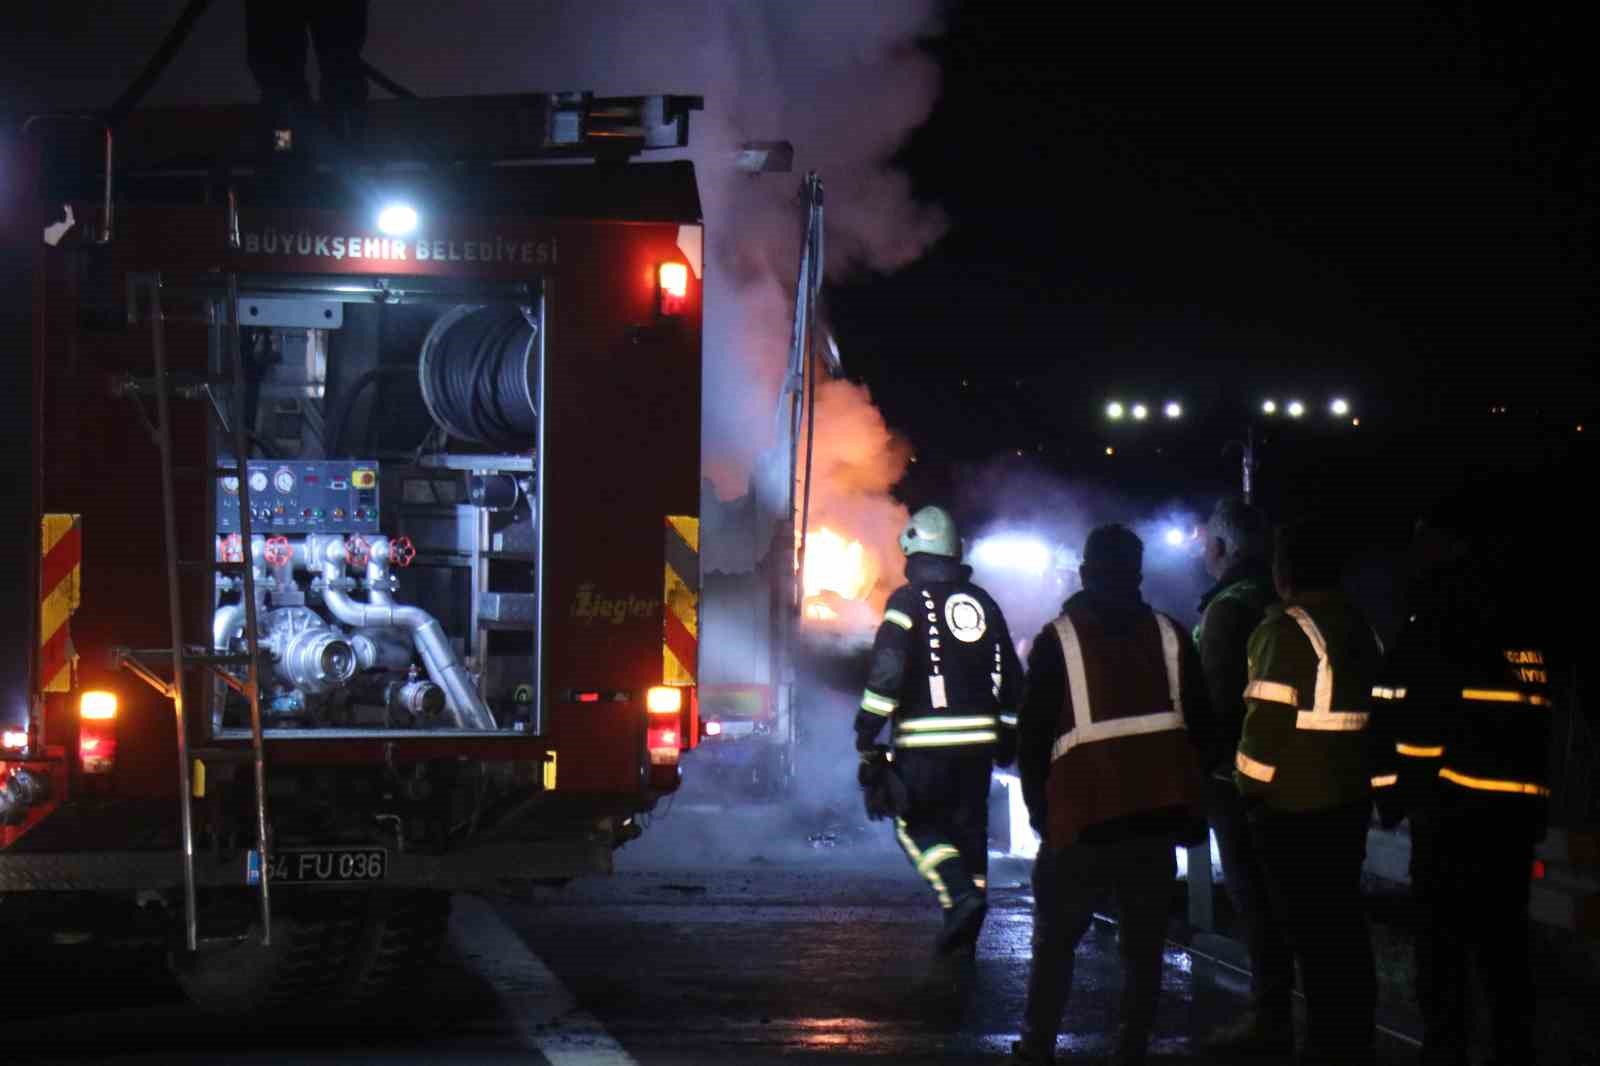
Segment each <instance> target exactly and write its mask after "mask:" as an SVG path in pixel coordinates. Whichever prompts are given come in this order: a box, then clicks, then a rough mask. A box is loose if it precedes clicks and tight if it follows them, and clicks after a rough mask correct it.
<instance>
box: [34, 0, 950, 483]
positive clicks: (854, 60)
mask: <svg viewBox="0 0 1600 1066" xmlns="http://www.w3.org/2000/svg"><path fill="white" fill-rule="evenodd" d="M99 7H101V8H104V9H105V10H97V11H96V13H95V18H94V19H93V20H91V21H90V22H88V23H84V22H83V20H82V18H81V17H80V15H79V14H78V13H75V12H74V10H73V9H71V8H68V7H61V8H60V9H59V12H58V13H56V14H49V13H46V12H44V11H41V12H39V13H36V14H34V15H33V16H31V17H32V21H33V23H36V25H31V24H30V25H28V26H26V27H22V29H23V30H25V31H26V32H24V33H22V34H21V36H20V37H19V38H18V40H17V41H15V42H13V47H9V48H6V49H4V50H3V52H4V54H5V55H6V56H7V57H8V58H12V57H14V58H15V59H16V66H17V67H18V68H19V73H20V74H21V75H22V76H19V77H18V79H17V80H18V81H19V83H21V84H22V87H23V88H25V89H27V90H28V93H27V94H26V95H27V96H28V97H29V98H30V99H32V98H37V99H36V101H35V102H36V103H37V104H38V105H39V106H46V105H48V106H50V107H54V108H70V107H75V106H83V107H104V106H106V105H107V104H108V103H109V102H110V101H111V100H112V99H114V98H115V97H116V96H117V94H118V93H119V92H120V91H121V90H122V89H123V87H124V86H126V85H127V84H128V83H129V82H130V81H131V80H132V79H133V77H134V76H135V74H137V73H138V70H139V68H140V66H141V64H142V63H143V62H144V60H145V59H146V57H148V56H149V55H150V54H151V53H152V52H153V51H154V50H155V48H156V46H157V45H158V43H159V42H160V40H161V37H162V35H163V34H164V33H165V32H166V30H167V28H168V27H170V26H171V25H172V24H173V22H174V21H175V20H176V18H177V16H178V14H179V12H180V11H181V10H182V9H183V7H184V4H183V3H182V2H181V0H151V2H148V3H140V4H129V5H121V6H118V5H99ZM243 7H244V5H243V4H214V5H212V6H211V8H210V9H209V10H208V11H207V12H206V14H205V16H204V17H202V18H201V20H200V21H199V23H198V24H197V25H196V27H195V30H194V33H193V35H192V36H191V38H190V39H189V41H188V42H187V43H186V45H185V46H184V48H183V49H182V51H180V52H179V53H178V55H177V57H176V58H175V60H174V61H173V63H172V65H171V66H170V67H169V68H168V69H167V71H166V73H165V74H164V75H163V76H162V78H161V80H160V81H159V82H158V83H157V84H156V86H155V88H154V89H153V91H152V92H151V94H150V96H149V97H148V98H147V101H146V103H147V104H149V105H152V106H175V105H181V106H194V105H202V106H216V105H221V104H227V103H235V102H247V101H251V100H254V99H255V98H256V88H255V85H254V83H253V82H252V80H251V78H250V74H249V70H248V67H247V66H246V64H245V35H244V16H243ZM938 28H939V27H938V23H937V6H936V4H935V2H934V0H894V2H892V3H860V2H857V0H820V2H813V3H790V2H787V0H673V2H671V3H661V2H659V0H546V2H543V3H538V4H529V3H527V2H526V0H477V2H475V3H472V4H440V3H425V2H421V0H384V2H383V3H375V4H373V5H371V24H370V27H369V32H368V38H367V47H366V50H365V56H366V58H367V60H368V61H370V62H371V63H372V64H373V65H374V66H375V67H377V68H378V69H379V70H381V71H383V72H384V73H386V74H388V75H390V76H391V77H393V78H394V79H395V80H396V81H398V82H400V83H401V84H402V85H405V86H406V87H407V88H409V89H411V90H412V91H414V92H416V93H418V94H419V95H421V96H425V97H447V96H472V95H479V94H490V93H526V92H541V91H554V90H572V89H589V90H593V91H595V92H597V93H600V94H603V95H633V94H646V93H681V94H697V95H703V96H704V97H705V111H704V112H702V113H699V114H696V115H695V116H694V118H693V120H692V123H693V128H692V133H691V138H690V139H691V145H692V147H691V149H690V155H691V156H692V157H693V158H694V159H695V160H696V163H697V170H698V173H699V180H700V189H701V195H702V197H703V201H704V211H705V218H706V241H707V254H706V260H707V262H706V300H705V306H706V345H705V352H706V377H705V381H706V391H705V400H706V403H705V411H706V413H705V423H704V430H705V467H706V471H707V474H708V476H710V477H711V479H712V480H713V482H714V483H715V485H716V488H717V491H718V493H719V494H720V495H721V496H723V497H724V498H730V497H733V496H738V495H740V494H742V493H743V492H744V491H745V490H746V488H747V485H748V477H749V473H750V471H751V468H752V465H753V464H754V461H755V459H756V456H757V455H758V453H759V452H760V451H761V450H762V449H764V448H766V447H768V446H769V445H771V444H772V443H773V440H774V436H775V430H776V428H777V419H776V417H775V415H776V410H777V406H778V395H777V394H778V388H779V386H780V384H781V382H782V378H783V373H784V367H785V355H786V349H787V345H788V337H789V322H790V316H791V314H792V292H793V287H794V280H795V272H796V266H797V260H798V254H799V237H800V226H801V219H800V215H799V206H798V204H797V202H796V192H797V189H798V187H799V183H800V178H801V176H802V175H803V174H804V173H805V172H806V171H807V170H815V171H817V172H818V173H819V174H821V175H822V177H823V181H824V182H825V185H826V190H827V229H828V233H827V241H828V260H829V263H828V265H829V274H830V276H832V277H834V278H837V277H839V276H841V275H842V274H844V273H846V272H849V271H853V270H858V269H867V270H879V271H888V270H894V269H896V268H898V267H901V266H904V265H905V264H907V263H909V262H911V261H913V260H915V259H916V258H917V257H918V256H920V255H921V254H922V253H923V252H924V251H925V250H926V249H927V248H928V246H929V245H930V244H931V243H932V242H933V241H934V240H936V239H937V238H938V237H939V235H940V234H941V233H942V232H943V230H944V219H943V217H942V216H941V215H940V214H939V212H938V211H937V210H935V209H932V208H930V207H928V206H926V205H922V204H919V203H917V202H916V201H915V200H914V199H913V198H912V196H911V195H910V187H909V183H908V181H907V179H906V177H905V175H903V174H902V173H900V172H899V171H897V170H895V169H894V168H893V167H892V166H891V165H890V160H891V158H892V157H893V155H894V153H895V152H896V151H897V150H898V149H899V147H900V146H901V145H902V144H903V143H904V142H905V140H906V138H907V136H908V135H909V134H910V133H911V131H912V130H914V129H916V128H917V127H918V126H919V125H921V124H922V123H923V121H924V120H925V119H926V118H927V116H928V114H929V111H930V110H931V109H932V107H933V104H934V100H935V98H936V96H937V93H938V83H939V70H938V65H937V64H936V63H935V62H934V61H933V60H932V59H931V58H930V57H929V56H928V55H927V54H926V52H924V51H923V50H922V49H921V48H920V47H919V43H918V42H919V40H920V39H922V38H924V37H927V36H928V35H930V34H933V33H935V32H937V31H938ZM29 34H32V36H29ZM66 37H70V38H71V39H73V40H74V42H75V44H76V45H78V46H79V47H75V49H74V51H73V52H71V53H62V52H60V51H59V50H58V48H57V47H56V42H57V41H59V40H60V39H63V38H66ZM73 55H78V56H84V57H89V56H94V57H100V58H99V59H97V60H96V61H94V62H92V63H91V62H89V61H87V60H85V61H84V62H83V63H82V64H81V65H79V67H78V69H74V68H73V67H74V65H73V63H72V62H71V56H73ZM105 57H110V59H109V61H103V60H104V58H105ZM313 65H314V60H313ZM312 84H313V85H315V84H316V79H315V75H314V74H313V77H312ZM778 139H782V140H788V141H790V142H792V143H793V145H794V147H795V159H794V172H793V173H790V174H764V175H759V176H756V175H748V174H743V173H740V172H738V171H737V170H736V169H735V167H734V163H733V161H734V157H735V154H736V151H737V149H738V147H739V145H740V144H742V143H743V142H746V141H751V140H778ZM847 357H848V353H847Z"/></svg>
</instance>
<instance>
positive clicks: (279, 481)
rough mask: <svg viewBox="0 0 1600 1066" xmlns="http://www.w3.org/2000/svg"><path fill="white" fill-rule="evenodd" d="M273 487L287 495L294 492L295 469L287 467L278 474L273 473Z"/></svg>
mask: <svg viewBox="0 0 1600 1066" xmlns="http://www.w3.org/2000/svg"><path fill="white" fill-rule="evenodd" d="M272 487H273V488H275V489H277V490H278V491H279V492H281V493H283V494H284V495H286V496H287V495H288V494H289V493H291V492H293V491H294V471H293V470H287V469H285V470H279V471H278V472H277V473H276V474H274V475H272Z"/></svg>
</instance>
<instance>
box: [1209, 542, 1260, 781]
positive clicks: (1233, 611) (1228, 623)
mask: <svg viewBox="0 0 1600 1066" xmlns="http://www.w3.org/2000/svg"><path fill="white" fill-rule="evenodd" d="M1277 602H1278V592H1277V590H1276V589H1275V588H1273V586H1272V573H1271V571H1270V570H1269V569H1268V568H1267V564H1266V563H1265V562H1263V561H1261V560H1259V559H1247V560H1244V561H1243V562H1240V563H1237V564H1235V565H1234V566H1233V567H1232V568H1230V569H1229V570H1228V572H1227V573H1225V574H1223V575H1222V580H1221V581H1218V582H1217V583H1216V585H1214V586H1212V588H1211V591H1209V592H1207V593H1206V594H1205V596H1204V597H1202V598H1201V600H1200V622H1199V624H1198V625H1196V626H1195V627H1194V642H1195V646H1196V647H1197V648H1199V649H1200V667H1201V669H1202V670H1204V671H1205V679H1206V695H1207V696H1209V697H1210V700H1211V713H1212V716H1213V718H1215V720H1216V723H1217V742H1218V745H1219V746H1220V747H1221V748H1222V749H1223V750H1225V751H1229V752H1231V751H1235V750H1237V748H1238V747H1239V734H1240V732H1242V731H1243V729H1244V710H1245V708H1244V687H1245V684H1246V683H1247V682H1248V681H1249V676H1248V673H1249V671H1248V664H1247V660H1248V657H1249V644H1250V634H1251V633H1253V632H1255V628H1256V626H1258V625H1260V624H1261V621H1262V619H1263V618H1265V617H1266V614H1267V608H1268V607H1270V606H1272V605H1273V604H1275V603H1277ZM1232 773H1233V767H1232V766H1231V765H1229V764H1227V763H1222V764H1220V765H1219V766H1218V767H1217V775H1218V776H1220V777H1223V778H1225V779H1226V780H1230V781H1231V780H1232Z"/></svg>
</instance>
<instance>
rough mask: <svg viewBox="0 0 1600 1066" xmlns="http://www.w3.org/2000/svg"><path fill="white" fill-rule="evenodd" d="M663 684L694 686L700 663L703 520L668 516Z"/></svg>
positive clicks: (662, 656)
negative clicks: (701, 524)
mask: <svg viewBox="0 0 1600 1066" xmlns="http://www.w3.org/2000/svg"><path fill="white" fill-rule="evenodd" d="M664 570H665V579H664V580H665V584H664V587H663V593H662V604H663V609H662V612H661V614H662V635H661V681H662V683H663V684H667V685H693V684H694V683H695V672H696V671H697V670H698V669H699V663H700V519H698V518H694V517H691V516H686V515H668V516H667V519H666V555H665V566H664Z"/></svg>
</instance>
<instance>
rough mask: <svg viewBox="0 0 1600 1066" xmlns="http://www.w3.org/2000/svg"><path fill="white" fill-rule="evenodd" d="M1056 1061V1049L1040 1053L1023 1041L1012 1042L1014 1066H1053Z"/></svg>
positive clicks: (1012, 1061)
mask: <svg viewBox="0 0 1600 1066" xmlns="http://www.w3.org/2000/svg"><path fill="white" fill-rule="evenodd" d="M1055 1061H1056V1053H1055V1051H1054V1049H1052V1050H1050V1051H1040V1050H1039V1049H1038V1048H1035V1047H1033V1046H1032V1045H1030V1044H1028V1043H1027V1042H1025V1041H1022V1040H1013V1041H1012V1042H1011V1063H1012V1066H1053V1064H1054V1063H1055Z"/></svg>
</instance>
